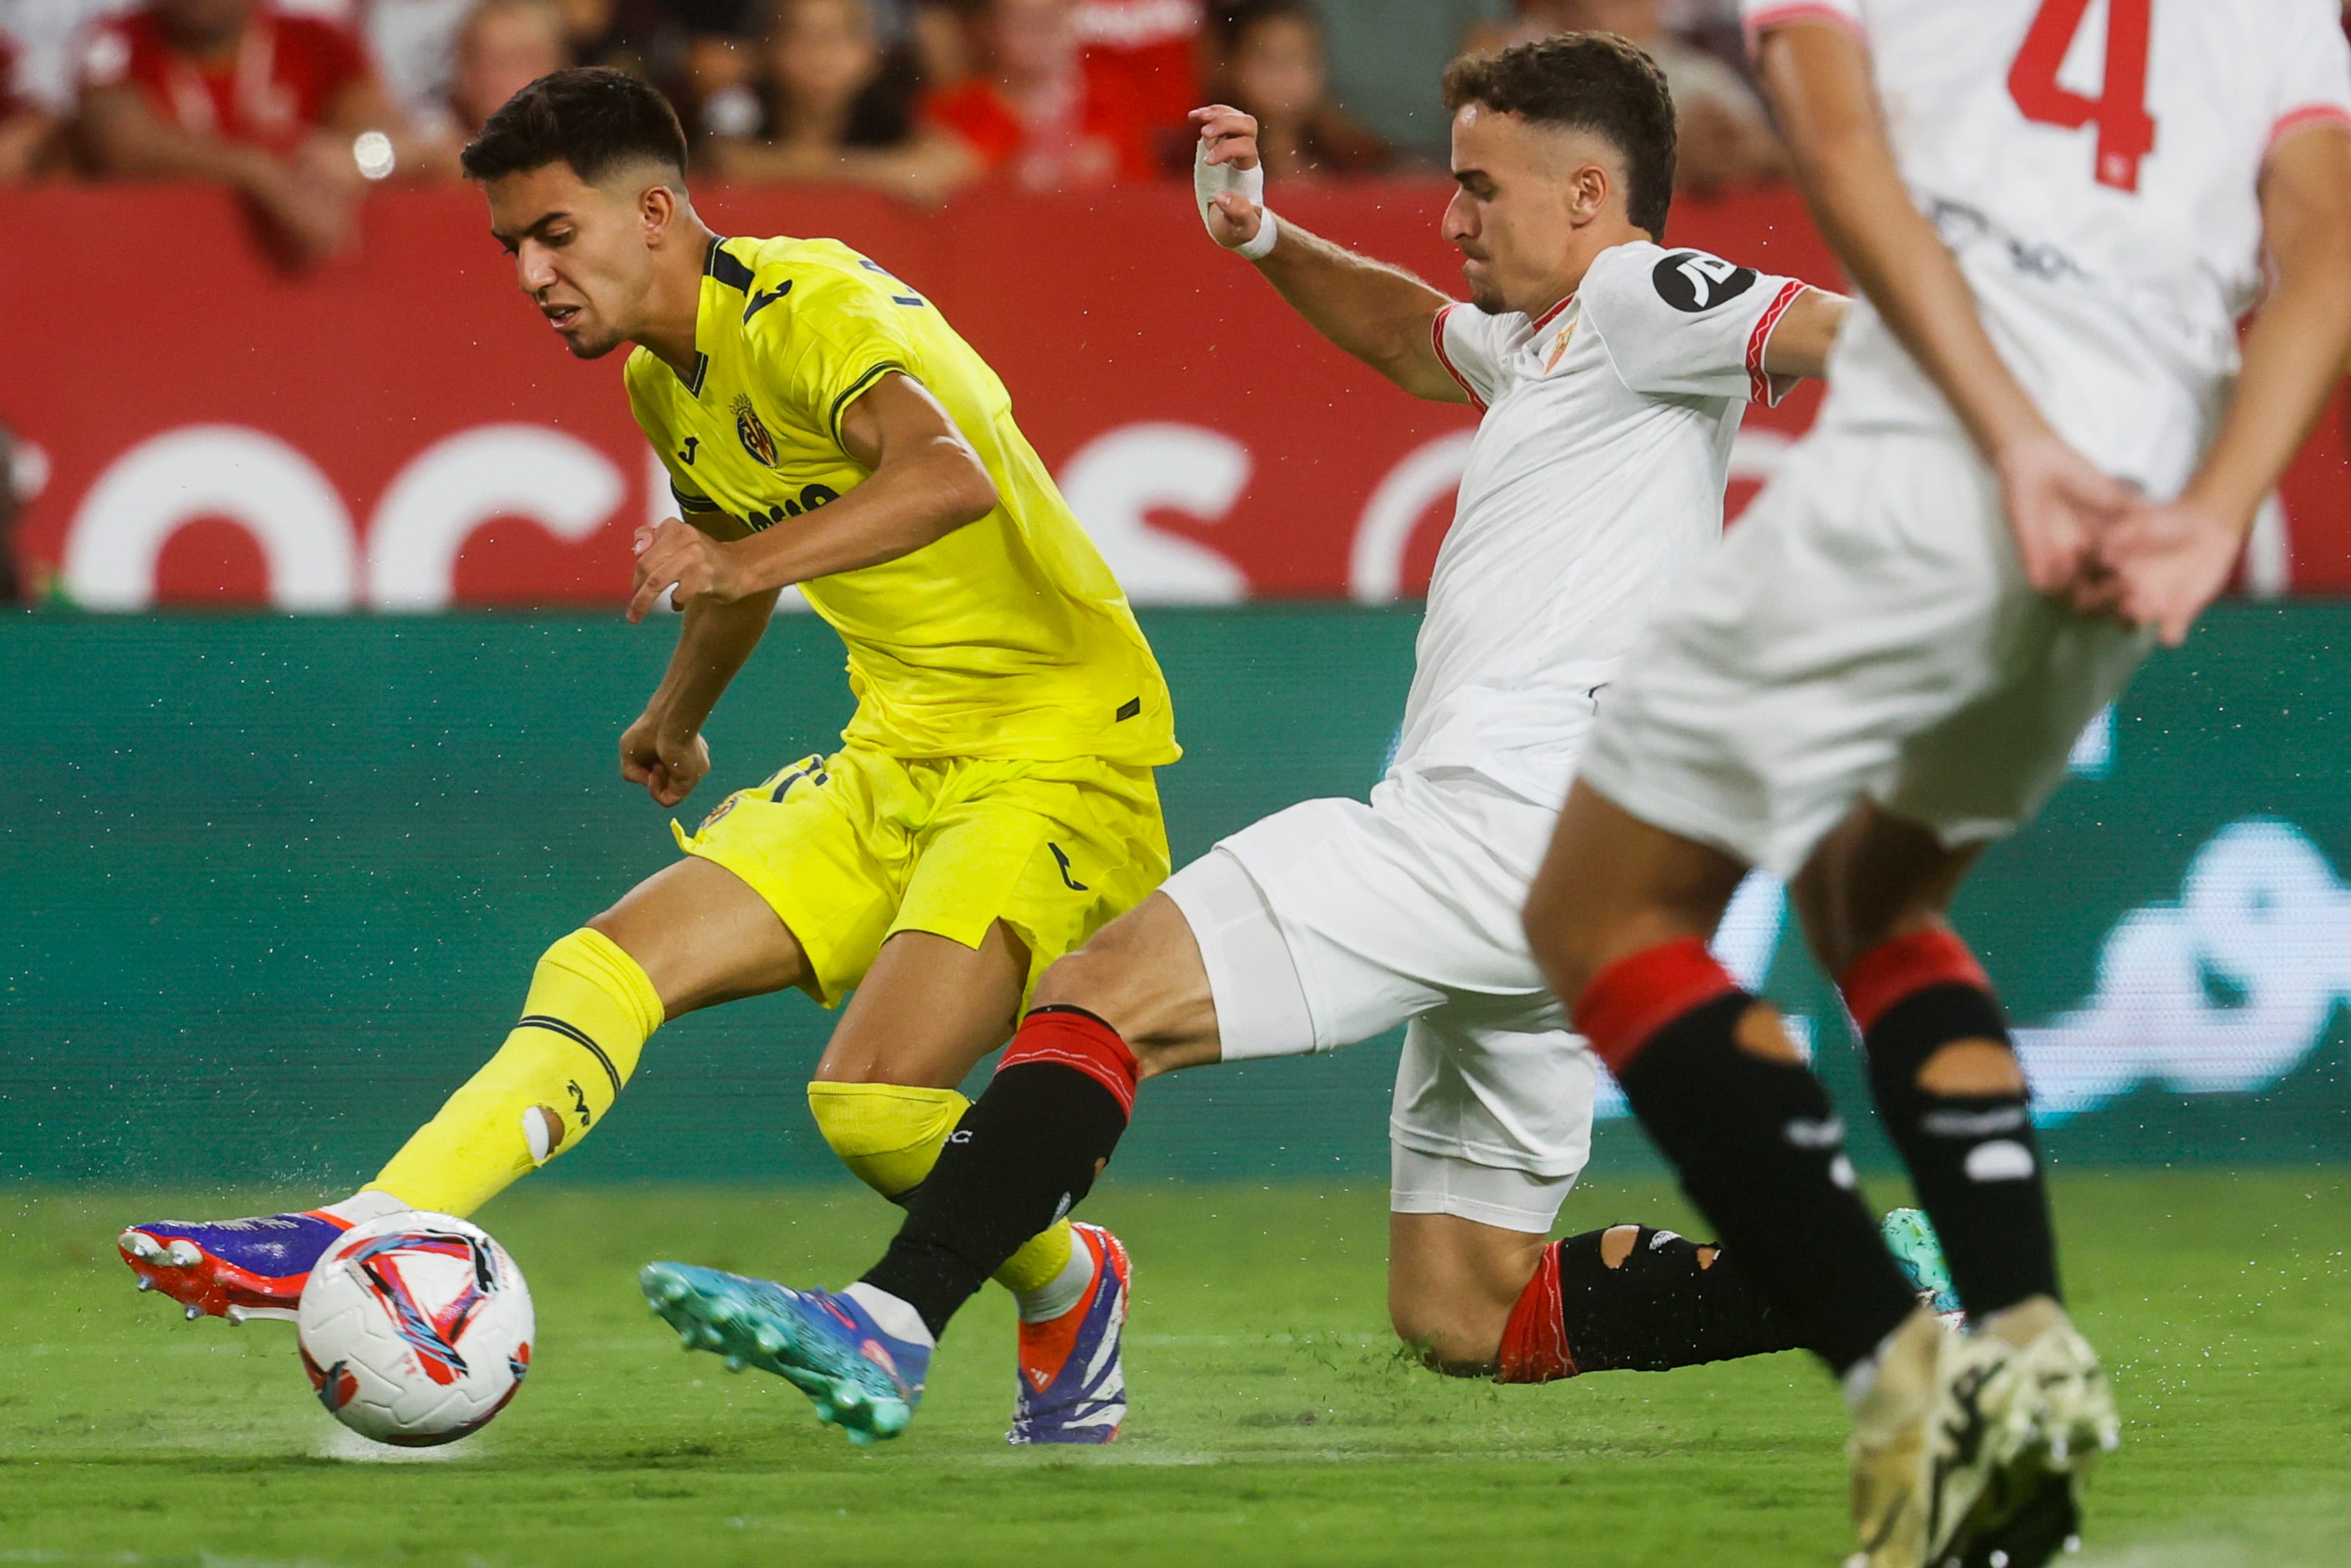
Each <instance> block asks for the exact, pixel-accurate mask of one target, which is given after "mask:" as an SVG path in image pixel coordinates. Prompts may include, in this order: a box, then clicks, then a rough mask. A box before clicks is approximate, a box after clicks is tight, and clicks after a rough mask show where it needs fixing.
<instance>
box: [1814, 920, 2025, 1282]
mask: <svg viewBox="0 0 2351 1568" xmlns="http://www.w3.org/2000/svg"><path fill="white" fill-rule="evenodd" d="M1840 988H1841V989H1843V991H1844V998H1845V1006H1846V1007H1847V1008H1848V1009H1850V1010H1851V1011H1852V1013H1853V1017H1854V1021H1855V1023H1856V1024H1858V1025H1860V1027H1861V1031H1862V1040H1863V1042H1864V1043H1865V1045H1866V1046H1867V1047H1868V1050H1869V1083H1870V1088H1871V1090H1872V1091H1873V1092H1875V1093H1876V1097H1877V1108H1878V1113H1879V1114H1880V1115H1882V1116H1883V1117H1884V1118H1885V1120H1886V1131H1887V1132H1888V1133H1890V1134H1892V1135H1893V1138H1894V1145H1895V1147H1896V1148H1897V1149H1899V1150H1900V1151H1901V1152H1902V1158H1903V1160H1904V1161H1905V1163H1907V1165H1908V1166H1909V1167H1910V1180H1911V1184H1912V1186H1914V1187H1916V1188H1917V1194H1918V1207H1921V1208H1923V1209H1925V1210H1926V1211H1927V1214H1928V1218H1931V1219H1932V1220H1933V1221H1934V1222H1935V1230H1936V1233H1937V1234H1938V1236H1939V1237H1940V1238H1941V1239H1942V1243H1943V1256H1944V1259H1945V1260H1946V1261H1947V1262H1948V1263H1949V1266H1950V1270H1951V1283H1952V1285H1953V1286H1954V1288H1956V1289H1957V1290H1958V1291H1959V1301H1960V1303H1961V1304H1962V1305H1964V1306H1965V1307H1966V1308H1967V1310H1968V1311H1969V1312H1970V1314H1972V1315H1973V1316H1974V1317H1975V1318H1976V1319H1977V1320H1979V1321H1980V1320H1982V1319H1983V1318H1985V1317H1988V1316H1990V1315H1991V1313H1993V1312H2000V1311H2001V1310H2003V1309H2005V1308H2008V1307H2012V1306H2014V1305H2016V1303H2017V1302H2019V1301H2023V1300H2024V1299H2025V1298H2027V1297H2029V1296H2036V1295H2047V1296H2055V1295H2056V1294H2057V1253H2056V1241H2055V1238H2054V1237H2053V1234H2052V1232H2051V1228H2050V1220H2049V1195H2048V1189H2047V1186H2046V1184H2045V1180H2044V1176H2043V1169H2042V1160H2041V1151H2040V1147H2039V1145H2038V1143H2037V1141H2036V1140H2035V1139H2034V1137H2033V1133H2032V1116H2031V1114H2030V1113H2029V1112H2028V1110H2027V1107H2026V1101H2027V1094H2026V1092H2025V1089H2024V1087H2023V1083H2024V1077H2023V1072H2022V1069H2021V1068H2020V1067H2018V1065H2017V1063H2016V1061H2015V1053H2014V1048H2013V1047H2012V1045H2011V1042H2010V1040H2009V1035H2008V1020H2007V1019H2005V1018H2004V1017H2003V1016H2002V1015H2001V1009H2000V1003H1999V1002H1998V1001H1997V1000H1995V999H1994V998H1993V997H1992V994H1991V982H1990V981H1988V980H1987V979H1986V978H1985V977H1984V973H1983V970H1982V968H1981V967H1979V966H1978V965H1977V963H1976V961H1975V958H1974V956H1973V955H1971V954H1970V953H1969V951H1968V949H1967V946H1966V945H1965V944H1964V943H1962V942H1961V941H1960V940H1959V938H1958V937H1957V936H1953V935H1952V934H1951V933H1949V931H1943V930H1934V931H1924V932H1918V933H1916V934H1914V935H1911V936H1897V937H1896V938H1894V939H1893V940H1892V941H1889V942H1886V943H1883V944H1881V945H1880V946H1877V947H1875V948H1873V949H1872V950H1871V951H1870V952H1868V953H1867V954H1865V955H1864V956H1862V958H1861V960H1860V961H1859V962H1858V963H1856V964H1855V965H1854V967H1853V968H1852V969H1851V970H1850V971H1848V972H1847V973H1846V975H1845V977H1844V979H1843V981H1841V982H1840ZM1947 1049H1950V1050H1951V1051H1952V1054H1951V1055H1949V1056H1944V1057H1943V1058H1942V1061H1939V1062H1938V1061H1937V1060H1936V1059H1937V1058H1938V1055H1940V1054H1941V1053H1943V1052H1944V1051H1946V1050H1947ZM1930 1085H1934V1086H1935V1087H1930ZM1938 1090H1939V1092H1938Z"/></svg>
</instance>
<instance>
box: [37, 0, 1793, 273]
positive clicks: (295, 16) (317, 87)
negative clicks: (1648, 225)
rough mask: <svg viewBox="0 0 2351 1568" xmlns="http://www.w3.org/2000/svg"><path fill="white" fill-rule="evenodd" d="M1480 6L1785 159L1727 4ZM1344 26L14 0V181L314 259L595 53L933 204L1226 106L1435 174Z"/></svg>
mask: <svg viewBox="0 0 2351 1568" xmlns="http://www.w3.org/2000/svg"><path fill="white" fill-rule="evenodd" d="M1338 8H1339V9H1340V10H1341V11H1342V12H1343V11H1344V0H1338ZM1469 9H1470V11H1471V12H1472V13H1474V12H1475V11H1476V10H1477V8H1476V7H1474V6H1473V7H1470V8H1469ZM1484 9H1485V13H1486V14H1487V15H1488V16H1489V17H1491V18H1492V19H1490V20H1488V21H1485V22H1479V23H1476V24H1474V25H1472V26H1470V27H1469V29H1468V33H1467V35H1466V36H1465V37H1462V38H1461V39H1460V40H1459V47H1462V48H1464V49H1489V48H1497V47H1502V46H1504V45H1507V44H1510V43H1513V42H1516V41H1518V40H1520V39H1521V38H1528V37H1539V36H1541V35H1542V34H1544V33H1547V32H1552V31H1558V30H1562V29H1570V28H1587V27H1589V28H1604V29H1607V30H1610V31H1614V32H1618V33H1622V34H1624V35H1625V37H1630V38H1632V39H1634V40H1635V41H1636V42H1638V43H1640V44H1641V45H1642V47H1645V48H1646V49H1648V50H1649V51H1650V52H1651V53H1652V54H1653V55H1654V56H1655V57H1656V59H1657V62H1658V64H1659V65H1660V66H1661V67H1662V68H1664V69H1665V71H1666V74H1667V78H1668V79H1669V80H1670V81H1671V83H1672V85H1673V89H1674V93H1675V97H1676V99H1677V102H1678V103H1679V105H1680V107H1681V112H1682V118H1683V139H1684V140H1683V162H1684V183H1686V184H1687V185H1688V186H1690V187H1692V188H1695V189H1699V190H1705V189H1710V188H1716V187H1720V186H1726V185H1737V184H1740V183H1750V182H1754V181H1759V180H1769V179H1771V178H1773V177H1775V176H1776V175H1777V173H1778V172H1779V170H1780V166H1781V152H1780V149H1779V144H1778V141H1777V140H1776V139H1775V138H1774V136H1773V134H1772V132H1771V127H1770V124H1769V122H1768V120H1766V119H1765V117H1764V114H1763V111H1762V109H1761V104H1760V102H1759V101H1758V99H1757V98H1756V95H1755V93H1754V92H1753V90H1752V89H1751V88H1750V86H1749V84H1748V82H1747V81H1746V80H1745V79H1744V78H1743V77H1742V76H1741V75H1740V49H1739V37H1738V26H1737V21H1736V6H1735V4H1734V0H1515V4H1513V3H1512V0H1493V3H1492V4H1490V5H1488V6H1486V7H1485V8H1484ZM1332 25H1333V24H1332V22H1331V21H1330V20H1329V19H1327V18H1326V16H1324V15H1323V14H1322V12H1321V11H1319V10H1318V9H1317V6H1316V5H1315V4H1314V0H0V185H5V184H10V183H21V182H27V181H37V180H45V179H48V180H54V179H73V178H84V179H88V178H98V179H128V180H157V179H198V180H213V181H219V182H222V183H226V184H229V185H231V186H233V187H235V188H236V189H238V190H240V191H242V192H244V193H245V194H246V196H247V197H248V198H249V199H250V200H251V201H252V202H253V203H254V204H255V205H256V207H257V208H258V209H259V210H260V211H261V213H262V214H264V215H265V216H266V218H267V219H268V220H269V222H270V224H271V226H272V227H273V228H274V229H275V230H276V231H277V235H279V237H280V238H282V239H283V240H284V242H285V243H286V245H287V247H288V249H289V251H290V252H291V254H292V256H294V258H295V259H302V258H316V257H319V256H325V255H328V254H331V253H332V252H333V251H335V250H336V249H338V248H339V247H340V246H342V245H343V244H344V243H345V240H346V238H347V237H348V234H349V231H350V223H351V213H352V208H353V204H354V202H355V199H356V197H357V194H358V193H359V192H360V190H362V189H363V188H364V186H365V183H367V182H368V181H369V180H371V179H383V178H394V179H403V180H407V179H422V180H430V179H446V178H454V177H455V175H456V172H457V162H456V158H457V152H458V149H459V148H461V147H462V146H463V145H464V143H465V140H466V138H467V137H468V136H470V135H471V134H472V133H473V132H474V131H475V130H477V129H478V128H479V127H480V125H481V124H482V121H483V120H485V119H486V117H487V116H488V115H489V114H490V112H491V111H492V110H495V109H496V108H497V107H498V105H499V104H501V103H503V102H505V101H506V99H507V97H508V96H509V95H510V94H512V93H513V92H514V91H515V90H516V89H518V88H520V87H522V86H523V85H524V84H526V83H528V82H529V81H530V80H532V79H533V78H537V77H538V76H541V75H544V74H545V73H547V72H549V71H551V70H555V69H557V68H560V67H563V66H566V65H575V64H601V65H612V66H619V67H621V68H625V69H629V70H632V71H637V72H640V73H642V74H643V75H644V76H646V77H648V78H651V79H653V81H655V82H656V83H658V84H659V85H661V86H662V87H663V88H664V89H666V90H667V91H668V92H669V93H670V95H671V97H672V99H673V100H674V101H675V102H676V103H677V104H678V106H679V109H680V111H681V113H682V115H683V116H684V120H685V121H686V124H687V128H688V130H689V131H690V132H691V134H692V135H693V137H694V139H695V148H696V156H697V159H698V160H699V163H700V167H701V168H702V169H705V170H707V171H709V172H712V173H715V174H716V175H717V176H719V177H721V178H723V179H727V180H793V181H827V182H846V183H855V184H860V185H865V186H870V187H872V188H874V189H877V190H881V191H884V192H887V193H891V194H893V195H894V196H897V197H899V198H901V199H904V200H905V201H909V202H913V203H916V204H925V205H930V204H938V203H940V202H943V201H945V200H946V198H947V197H948V196H950V195H951V194H953V193H955V192H956V191H957V190H960V189H962V188H964V187H966V186H968V185H973V184H977V183H985V182H991V181H993V182H1001V183H1008V184H1010V185H1014V186H1018V187H1020V188H1024V189H1029V190H1055V189H1068V188H1072V187H1084V186H1089V185H1095V184H1101V183H1110V182H1114V181H1126V180H1138V179H1147V178H1153V177H1158V176H1180V175H1181V174H1183V173H1184V172H1186V171H1187V170H1188V168H1189V167H1190V163H1191V156H1192V132H1191V131H1190V128H1189V127H1188V125H1187V124H1186V119H1185V116H1186V111H1188V110H1191V109H1193V108H1194V107H1196V106H1197V105H1199V104H1201V103H1206V102H1218V101H1221V102H1229V103H1234V104H1238V105H1239V106H1240V107H1241V108H1243V109H1246V110H1250V111H1251V112H1253V113H1255V114H1257V115H1258V116H1259V119H1260V120H1261V121H1262V122H1263V125H1264V132H1263V139H1264V147H1265V152H1266V159H1267V162H1268V165H1269V167H1270V171H1271V172H1272V173H1273V174H1274V175H1275V176H1276V177H1277V178H1279V179H1280V180H1282V181H1284V182H1293V181H1298V180H1304V179H1312V178H1323V177H1330V178H1343V177H1346V176H1351V175H1360V174H1378V173H1390V172H1410V171H1412V170H1415V169H1422V170H1429V169H1434V168H1436V167H1437V164H1436V163H1435V162H1434V161H1433V160H1432V159H1431V158H1430V157H1429V156H1428V154H1427V153H1426V152H1409V151H1406V150H1404V149H1401V148H1399V147H1397V146H1395V145H1394V144H1392V143H1391V142H1390V141H1386V140H1384V139H1383V138H1382V137H1380V136H1378V135H1376V134H1374V132H1373V131H1370V130H1368V129H1366V128H1365V126H1364V125H1363V124H1362V123H1361V122H1360V121H1359V120H1356V119H1354V118H1351V117H1350V116H1349V114H1348V113H1347V112H1346V110H1344V108H1343V107H1342V105H1341V104H1340V102H1339V101H1338V99H1337V96H1336V94H1335V93H1334V91H1333V89H1332V83H1331V78H1330V72H1329V70H1328V68H1327V47H1326V46H1327V45H1328V44H1329V42H1330V39H1329V37H1328V36H1327V32H1326V29H1327V28H1328V27H1329V26H1332ZM1443 63H1444V62H1443V61H1442V60H1434V59H1432V60H1430V61H1428V62H1427V73H1426V74H1427V78H1428V80H1429V82H1430V84H1431V90H1432V94H1433V90H1434V84H1435V80H1436V78H1437V72H1438V69H1439V68H1440V67H1441V66H1442V65H1443Z"/></svg>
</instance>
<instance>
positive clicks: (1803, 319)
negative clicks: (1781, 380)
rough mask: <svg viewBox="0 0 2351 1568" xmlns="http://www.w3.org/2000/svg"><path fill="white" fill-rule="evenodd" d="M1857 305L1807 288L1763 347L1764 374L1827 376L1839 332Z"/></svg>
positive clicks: (1822, 290)
mask: <svg viewBox="0 0 2351 1568" xmlns="http://www.w3.org/2000/svg"><path fill="white" fill-rule="evenodd" d="M1851 308H1853V301H1852V300H1850V299H1848V298H1845V297H1844V295H1842V294H1832V293H1830V292H1829V291H1828V290H1827V289H1825V288H1807V289H1805V290H1804V291H1803V292H1802V294H1799V295H1797V296H1796V298H1795V301H1794V303H1792V304H1791V305H1790V306H1789V307H1788V308H1787V310H1786V311H1785V312H1784V313H1782V316H1781V317H1780V320H1779V324H1778V325H1776V326H1774V327H1773V328H1772V329H1771V337H1770V339H1768V340H1766V341H1765V343H1764V345H1763V370H1764V372H1765V373H1766V374H1768V375H1773V376H1824V375H1826V374H1828V369H1829V350H1831V349H1833V348H1834V347H1835V346H1836V335H1837V329H1838V328H1840V327H1843V326H1844V316H1845V312H1846V311H1847V310H1850V309H1851Z"/></svg>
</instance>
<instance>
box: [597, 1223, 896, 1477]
mask: <svg viewBox="0 0 2351 1568" xmlns="http://www.w3.org/2000/svg"><path fill="white" fill-rule="evenodd" d="M637 1282H638V1283H639V1284H641V1285H642V1286H643V1287H644V1292H645V1300H646V1301H649V1302H651V1303H652V1305H653V1311H654V1312H658V1313H659V1314H661V1316H662V1318H663V1319H664V1321H665V1322H668V1324H669V1325H670V1326H671V1327H672V1328H674V1329H675V1330H677V1333H678V1338H680V1339H681V1340H683V1341H684V1342H685V1348H686V1349H688V1350H707V1351H713V1352H716V1354H720V1355H723V1356H725V1357H726V1369H727V1370H728V1371H729V1372H740V1371H742V1370H743V1368H745V1367H746V1366H756V1367H758V1368H759V1369H760V1370H761V1371H762V1372H772V1373H774V1374H775V1375H777V1376H778V1377H780V1378H783V1379H784V1380H785V1381H786V1382H788V1383H789V1384H791V1385H792V1386H794V1387H795V1388H798V1389H799V1391H800V1392H801V1393H803V1394H805V1395H807V1396H809V1398H810V1400H811V1401H812V1402H813V1403H814V1404H815V1406H816V1413H817V1416H818V1418H819V1419H820V1420H823V1421H827V1422H830V1423H831V1424H832V1425H833V1426H836V1427H840V1428H841V1430H842V1431H844V1432H846V1433H848V1434H849V1440H850V1441H851V1442H852V1443H875V1442H880V1441H882V1440H883V1439H884V1438H887V1437H896V1436H897V1435H898V1434H899V1433H901V1432H903V1431H904V1430H905V1429H906V1423H907V1422H908V1421H910V1420H912V1419H913V1418H914V1406H915V1405H916V1404H918V1403H919V1402H920V1401H921V1399H922V1397H923V1378H924V1375H925V1374H926V1373H927V1372H928V1371H929V1370H930V1364H931V1347H930V1346H928V1345H925V1344H916V1343H913V1342H912V1341H909V1340H904V1339H900V1338H898V1337H897V1336H895V1335H894V1334H891V1333H887V1332H885V1331H884V1330H883V1328H882V1327H881V1326H880V1325H879V1324H877V1323H875V1322H874V1321H873V1319H872V1316H871V1315H870V1314H868V1313H867V1312H866V1311H865V1309H864V1307H863V1306H862V1305H860V1304H859V1303H858V1302H857V1301H855V1300H854V1299H853V1298H852V1297H849V1296H845V1295H839V1294H836V1293H834V1292H832V1291H794V1290H789V1289H787V1288H786V1287H784V1286H782V1285H778V1284H777V1283H775V1282H774V1281H769V1280H754V1279H750V1278H748V1277H747V1276H745V1275H742V1274H729V1273H726V1271H724V1270H718V1269H701V1268H696V1267H695V1266H694V1265H693V1264H691V1263H648V1264H646V1265H645V1267H644V1269H643V1271H642V1272H641V1273H640V1274H639V1275H638V1276H637Z"/></svg>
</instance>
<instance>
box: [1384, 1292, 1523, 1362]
mask: <svg viewBox="0 0 2351 1568" xmlns="http://www.w3.org/2000/svg"><path fill="white" fill-rule="evenodd" d="M1388 1323H1389V1326H1391V1327H1392V1328H1394V1329H1395V1335H1396V1338H1397V1339H1398V1340H1399V1341H1401V1342H1402V1343H1403V1344H1404V1346H1405V1350H1406V1351H1407V1352H1409V1353H1410V1354H1412V1356H1413V1357H1414V1359H1416V1360H1417V1361H1418V1362H1419V1363H1420V1364H1422V1365H1423V1366H1426V1367H1427V1368H1428V1369H1429V1370H1430V1371H1431V1372H1436V1373H1441V1374H1443V1375H1445V1376H1447V1377H1491V1376H1493V1375H1494V1370H1495V1367H1496V1366H1497V1365H1498V1364H1499V1356H1498V1352H1499V1341H1497V1340H1495V1339H1494V1338H1493V1337H1492V1336H1489V1335H1485V1334H1481V1333H1478V1332H1477V1331H1475V1330H1473V1329H1470V1328H1469V1327H1468V1325H1466V1324H1464V1323H1462V1322H1458V1314H1455V1313H1451V1312H1447V1311H1445V1310H1444V1308H1443V1306H1442V1304H1441V1303H1438V1302H1435V1301H1429V1300H1428V1299H1427V1298H1426V1297H1425V1296H1421V1295H1419V1294H1417V1293H1399V1292H1398V1291H1395V1290H1393V1289H1391V1290H1390V1291H1389V1292H1388Z"/></svg>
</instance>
